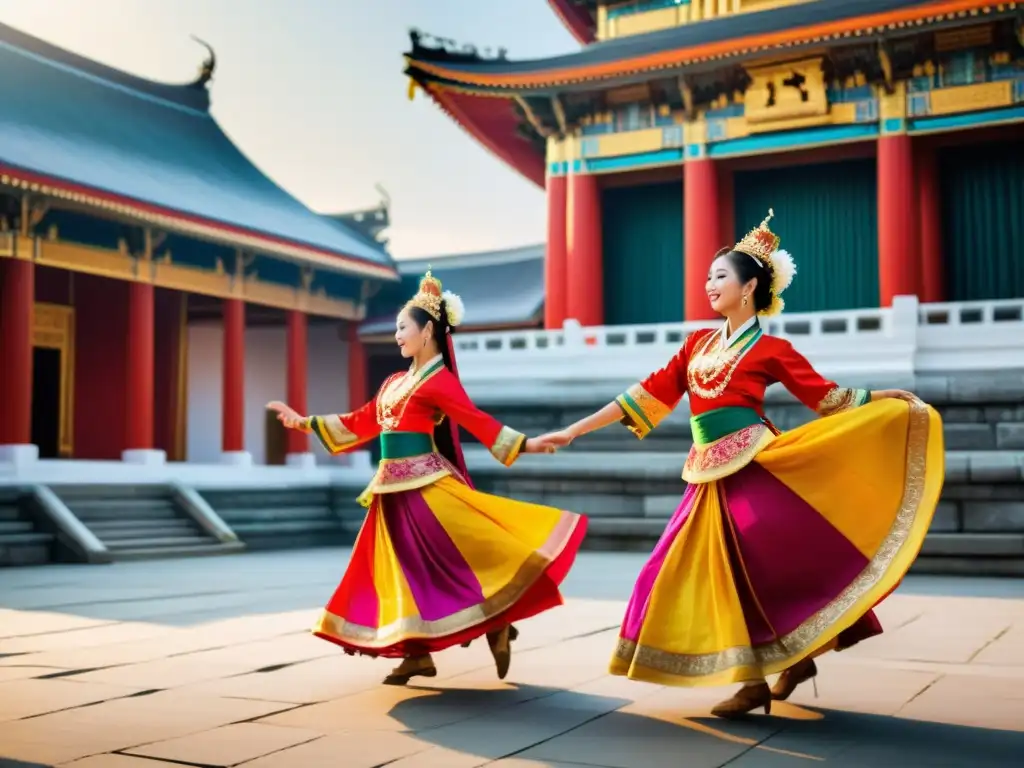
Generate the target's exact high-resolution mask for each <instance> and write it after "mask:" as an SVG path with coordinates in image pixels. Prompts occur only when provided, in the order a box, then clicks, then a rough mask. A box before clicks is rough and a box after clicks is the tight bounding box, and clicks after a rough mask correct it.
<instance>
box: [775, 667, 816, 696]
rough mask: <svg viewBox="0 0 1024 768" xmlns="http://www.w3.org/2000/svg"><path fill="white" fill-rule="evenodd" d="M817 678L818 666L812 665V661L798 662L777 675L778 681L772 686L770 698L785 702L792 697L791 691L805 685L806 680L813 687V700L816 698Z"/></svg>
mask: <svg viewBox="0 0 1024 768" xmlns="http://www.w3.org/2000/svg"><path fill="white" fill-rule="evenodd" d="M817 676H818V665H817V664H815V663H814V659H804V660H803V661H798V662H797V663H796V664H794V665H793V666H792V667H790V668H789V669H787V670H785V671H784V672H783V673H782V674H781V675H779V679H778V680H776V681H775V685H773V686H772V698H773V699H775V701H785V700H786V699H788V698H789V697H790V696H792V695H793V691H795V690H796V689H797V686H798V685H801V684H802V683H806V682H807V681H808V680H810V681H811V684H812V685H813V686H814V698H818V681H817V680H816V678H817Z"/></svg>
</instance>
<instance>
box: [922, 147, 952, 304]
mask: <svg viewBox="0 0 1024 768" xmlns="http://www.w3.org/2000/svg"><path fill="white" fill-rule="evenodd" d="M914 162H915V166H916V168H915V170H916V172H917V201H918V213H919V215H920V217H921V240H920V248H921V292H920V294H919V298H920V300H921V301H923V302H938V301H945V300H946V260H945V258H944V254H943V252H942V198H941V187H940V184H939V168H938V161H937V156H936V152H935V149H934V148H932V147H927V146H918V152H917V156H916V157H915V161H914Z"/></svg>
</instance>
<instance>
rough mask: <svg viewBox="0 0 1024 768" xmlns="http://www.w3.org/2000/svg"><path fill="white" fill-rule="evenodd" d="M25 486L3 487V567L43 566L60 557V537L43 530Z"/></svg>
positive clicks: (0, 498)
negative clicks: (58, 541) (58, 549)
mask: <svg viewBox="0 0 1024 768" xmlns="http://www.w3.org/2000/svg"><path fill="white" fill-rule="evenodd" d="M31 505H32V501H31V495H30V494H29V493H28V492H27V491H25V490H24V489H21V488H17V487H3V486H0V567H4V566H18V565H42V564H43V563H50V562H53V561H54V560H55V559H56V556H55V548H56V544H57V538H56V536H54V535H53V534H52V533H49V532H47V531H44V530H42V529H41V528H40V527H39V525H38V523H37V522H36V516H35V515H34V514H33V513H32V510H31Z"/></svg>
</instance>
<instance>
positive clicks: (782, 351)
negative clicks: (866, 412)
mask: <svg viewBox="0 0 1024 768" xmlns="http://www.w3.org/2000/svg"><path fill="white" fill-rule="evenodd" d="M716 334H721V330H720V329H704V330H700V331H695V332H694V333H692V334H690V336H689V337H687V339H686V341H685V343H684V344H683V346H682V348H681V349H680V350H679V351H678V352H677V353H676V354H675V356H674V357H673V358H672V359H671V360H670V361H669V362H668V364H667V365H666V366H665V367H664V368H662V369H661V370H659V371H655V372H654V373H652V374H651V375H650V376H648V377H647V378H646V379H644V380H643V381H641V382H640V383H638V384H634V385H633V386H632V387H630V388H629V389H628V390H627V391H626V392H624V393H623V394H622V395H620V396H619V397H618V398H616V401H617V402H618V404H619V406H620V407H621V408H622V411H623V419H622V423H623V424H624V425H625V426H626V427H627V428H628V429H629V430H630V431H631V432H633V433H634V434H635V435H636V436H637V437H638V438H640V439H643V438H644V437H646V436H647V434H648V433H649V432H650V431H651V430H652V429H654V428H655V427H656V426H657V425H658V424H659V423H660V422H661V421H662V420H663V419H664V418H665V417H666V416H668V415H669V414H670V413H671V412H672V411H673V410H674V409H675V408H676V406H677V405H678V404H679V401H680V400H682V398H683V395H685V394H689V398H690V413H691V415H692V417H700V416H701V415H703V414H707V413H710V412H712V411H715V410H717V409H720V408H729V407H739V408H749V409H751V410H753V411H755V412H756V413H757V415H758V416H760V418H761V419H762V421H761V423H758V424H752V425H750V426H748V427H745V428H743V429H741V430H739V431H737V432H736V433H734V434H731V435H728V436H726V437H722V438H721V439H718V440H715V441H714V442H711V443H709V444H704V445H700V444H698V443H697V442H696V441H695V444H694V446H693V448H691V450H690V455H689V457H688V458H687V461H686V467H685V468H684V470H683V478H684V479H685V480H687V482H709V481H711V480H714V479H718V478H720V477H724V476H726V475H729V474H732V473H733V472H735V471H737V470H738V469H741V468H742V467H743V466H745V465H746V464H747V463H748V462H749V461H750V460H751V459H752V458H753V457H754V456H756V455H757V453H758V452H759V451H760V450H761V449H762V448H763V447H764V446H765V445H767V444H768V443H769V442H771V440H772V438H774V436H775V435H776V434H777V432H778V431H777V430H775V428H774V427H773V426H772V425H771V423H770V422H769V421H768V420H767V418H766V417H765V415H764V395H765V390H766V389H767V388H768V387H769V386H770V385H771V384H774V383H776V382H780V383H781V384H782V385H783V386H784V387H785V388H786V389H788V390H789V391H790V392H791V393H792V394H793V395H794V396H795V397H796V398H797V399H798V400H800V402H802V403H803V404H804V405H806V406H807V407H808V408H811V409H812V410H814V411H816V412H817V413H818V414H819V415H821V416H828V415H832V414H836V413H841V412H843V411H847V410H850V409H852V408H856V407H858V406H860V405H864V404H865V403H867V402H868V401H869V400H870V392H868V391H867V390H863V389H848V388H844V387H840V386H838V385H837V384H836V383H835V382H834V381H829V380H828V379H826V378H824V377H823V376H821V375H820V374H819V373H818V372H817V371H815V370H814V368H813V367H812V366H811V364H810V362H808V360H807V358H805V357H804V356H803V355H801V354H800V353H799V352H797V351H796V350H795V349H794V348H793V345H792V344H791V343H790V342H789V341H787V340H786V339H781V338H778V337H775V336H768V335H765V334H763V333H762V332H761V330H760V328H759V326H757V325H756V324H755V325H753V326H752V327H751V328H750V329H748V331H746V332H744V333H742V334H740V335H739V337H736V338H734V339H730V340H729V343H728V348H729V349H731V350H732V351H733V356H732V358H731V359H729V360H727V361H726V362H725V363H724V364H723V363H722V357H721V355H722V350H721V345H720V340H719V338H716ZM692 417H691V420H692Z"/></svg>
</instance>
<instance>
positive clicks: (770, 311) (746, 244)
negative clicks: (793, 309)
mask: <svg viewBox="0 0 1024 768" xmlns="http://www.w3.org/2000/svg"><path fill="white" fill-rule="evenodd" d="M774 215H775V212H774V211H773V210H772V209H771V208H769V209H768V216H767V217H765V220H764V221H762V222H761V224H760V226H758V227H756V228H755V229H752V230H750V232H748V233H747V236H746V237H744V238H743V239H742V240H740V241H739V242H738V243H736V245H734V246H733V250H734V251H739V252H740V253H745V254H747V256H749V257H750V258H752V259H753V260H754V261H756V262H757V263H758V264H760V265H761V266H762V267H764V269H765V271H767V272H768V274H769V275H770V276H771V280H772V284H771V289H770V290H771V297H772V303H771V304H770V305H769V306H768V307H766V308H765V309H762V310H761V311H760V312H758V314H759V315H763V316H765V317H770V316H771V315H777V314H779V312H781V311H782V310H783V308H784V307H785V306H786V303H785V302H784V301H783V300H782V292H783V291H785V290H786V289H787V288H789V285H790V283H792V282H793V276H794V275H796V264H794V263H793V257H792V256H790V255H789V252H788V251H783V250H781V249H780V248H779V243H780V242H781V240H780V238H779V236H778V235H776V234H775V233H774V232H772V231H771V230H770V229H768V222H769V221H770V220H771V218H772V217H773V216H774Z"/></svg>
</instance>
